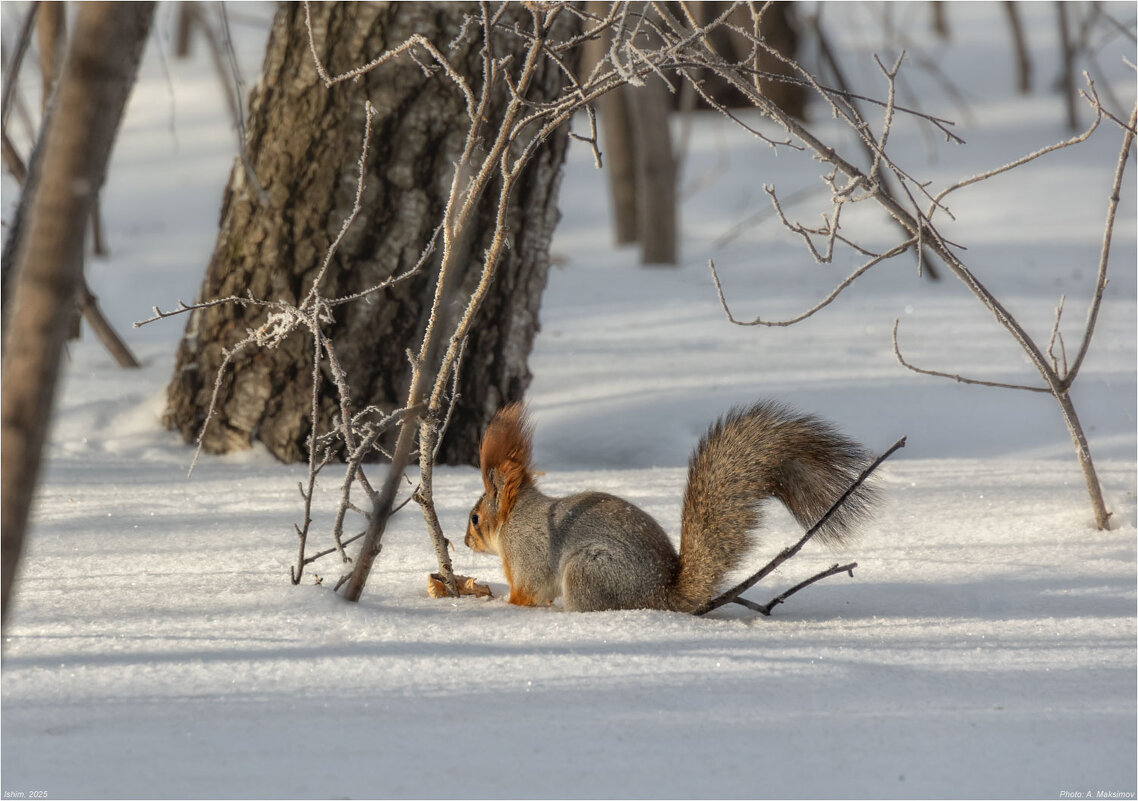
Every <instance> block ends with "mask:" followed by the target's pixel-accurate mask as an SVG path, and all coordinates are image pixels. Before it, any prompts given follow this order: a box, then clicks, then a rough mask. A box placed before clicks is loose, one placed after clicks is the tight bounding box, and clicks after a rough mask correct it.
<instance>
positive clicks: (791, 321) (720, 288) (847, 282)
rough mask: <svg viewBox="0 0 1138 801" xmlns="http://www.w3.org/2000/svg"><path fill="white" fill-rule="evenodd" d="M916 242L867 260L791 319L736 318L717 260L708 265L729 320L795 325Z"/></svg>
mask: <svg viewBox="0 0 1138 801" xmlns="http://www.w3.org/2000/svg"><path fill="white" fill-rule="evenodd" d="M916 242H917V240H916V238H912V239H909V240H908V241H906V242H902V243H901V244H899V245H897V246H895V247H893V248H891V249H890V250H887V251H886V252H885V253H882V254H881V255H879V256H875V257H873V258H872V259H870V260H869V261H867V262H866V263H865V264H863V265H861V266H860V267H858V268H857V269H856V270H854V271H853V272H852V273H850V274H849V275H848V276H847V277H846V279H845V280H844V281H842V282H841V283H840V284H838V286H837V287H835V288H834V290H833V291H832V292H831V293H830V294H829V295H827V296H826V297H825V298H823V299H822V300H821V301H819V302H818V303H817V304H815V305H814V306H812V307H810V308H809V309H807V310H806V311H804V312H803V313H802V314H799V315H798V316H796V317H791V318H790V319H787V320H763V319H761V318H760V317H756V318H755V319H753V320H750V321H747V320H738V319H736V318H735V315H733V314H732V313H731V310H730V309H729V308H728V307H727V298H726V297H725V296H724V294H723V285H722V284H721V283H720V281H719V273H718V271H716V269H715V262H714V261H713V260H711V259H708V260H707V265H708V267H710V268H711V279H712V281H714V282H715V291H716V293H718V295H719V304H720V305H721V306H722V307H723V311H724V312H725V313H726V314H727V319H728V320H730V321H731V322H733V323H734V324H735V325H743V326H748V325H765V326H769V327H775V326H788V325H794V324H795V323H798V322H801V321H803V320H805V319H806V318H807V317H810V316H812V315H814V314H815V313H817V312H818V311H821V310H822V309H824V308H826V307H827V306H829V305H830V304H831V303H833V302H834V299H835V298H837V297H838V295H840V294H841V293H842V292H843V291H845V290H846V289H847V288H848V287H849V286H850V284H852V283H853V282H854V281H856V280H857V279H858V278H859V277H861V276H862V275H864V274H865V273H866V272H868V271H869V270H870V269H871V268H872V267H874V266H876V265H878V264H880V263H881V262H883V261H887V260H889V259H892V258H894V257H896V256H900V255H901V254H902V253H904V252H905V251H907V250H909V249H910V248H912V247H914V246H915V245H916Z"/></svg>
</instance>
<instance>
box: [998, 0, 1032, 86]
mask: <svg viewBox="0 0 1138 801" xmlns="http://www.w3.org/2000/svg"><path fill="white" fill-rule="evenodd" d="M1003 6H1004V14H1005V15H1006V16H1007V18H1008V27H1009V28H1011V32H1012V47H1013V49H1014V50H1015V56H1016V88H1017V89H1018V90H1019V93H1020V94H1021V95H1026V94H1027V93H1028V92H1030V91H1031V57H1030V56H1029V55H1028V52H1027V38H1026V37H1025V36H1024V33H1023V25H1022V23H1021V22H1020V19H1019V6H1018V5H1017V4H1016V2H1015V0H1006V2H1005V3H1004V4H1003Z"/></svg>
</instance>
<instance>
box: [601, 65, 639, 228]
mask: <svg viewBox="0 0 1138 801" xmlns="http://www.w3.org/2000/svg"><path fill="white" fill-rule="evenodd" d="M635 91H636V89H635V88H634V87H628V86H621V87H619V88H617V89H614V90H613V91H611V92H608V93H606V94H604V95H601V97H600V99H599V100H598V101H597V105H598V106H599V107H600V116H601V128H602V131H603V136H604V139H603V143H604V148H605V150H604V154H605V167H607V168H608V173H609V194H610V196H611V198H612V214H613V229H614V239H615V241H616V244H618V245H629V244H632V243H633V242H636V241H638V240H639V238H640V237H639V235H638V234H639V230H638V227H637V225H638V218H637V214H636V197H637V191H636V147H635V139H634V138H633V134H632V111H631V108H630V106H631V96H632V94H633V93H634V92H635Z"/></svg>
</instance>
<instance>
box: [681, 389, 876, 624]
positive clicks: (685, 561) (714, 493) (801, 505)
mask: <svg viewBox="0 0 1138 801" xmlns="http://www.w3.org/2000/svg"><path fill="white" fill-rule="evenodd" d="M868 463H869V457H868V454H867V453H866V451H865V450H864V449H863V448H862V447H861V446H860V445H858V444H857V443H856V442H854V441H853V440H850V439H848V438H847V437H845V436H843V435H842V434H840V433H839V432H838V431H837V430H836V429H835V428H834V427H833V426H831V425H830V424H829V423H827V422H825V421H824V420H820V419H818V418H816V417H812V416H810V415H801V414H797V413H795V412H792V411H791V410H789V409H787V408H786V407H784V406H781V405H779V404H777V403H770V402H760V403H757V404H755V405H754V406H751V407H749V408H736V409H733V410H731V411H730V412H729V413H728V414H726V415H725V416H724V417H722V418H720V419H719V420H718V421H717V422H716V423H715V424H714V425H713V426H712V427H711V428H710V429H709V430H708V432H707V433H706V434H705V435H704V436H703V438H702V439H701V440H700V442H699V445H698V446H697V447H696V450H695V453H694V454H693V455H692V458H691V461H690V462H689V464H688V486H687V490H686V491H685V493H684V506H683V519H682V535H681V544H680V569H679V572H678V574H677V575H676V578H675V580H674V581H673V583H672V586H671V587H670V589H669V596H670V602H671V603H670V605H671V606H672V607H673V608H674V609H677V610H680V611H691V610H692V609H696V608H698V607H700V606H701V605H703V604H704V603H705V602H706V601H708V600H710V599H711V598H712V597H714V595H715V593H716V591H717V590H718V589H719V585H720V582H721V581H722V580H723V577H724V576H725V575H726V574H727V573H728V572H729V571H731V570H732V569H734V568H735V567H736V566H737V565H738V563H739V560H740V558H741V557H742V556H743V555H745V554H746V553H747V551H748V549H749V546H750V545H751V543H752V534H751V532H752V531H753V530H754V529H755V527H756V526H757V525H758V523H759V519H760V509H759V505H760V504H761V503H762V502H763V501H765V500H766V499H767V498H770V497H772V496H773V497H775V498H778V499H779V500H780V501H782V503H783V504H784V505H785V506H786V508H787V509H789V510H790V513H791V514H793V515H794V517H795V519H797V520H798V522H799V523H801V524H802V525H803V527H806V528H808V527H810V526H813V525H814V524H815V523H816V522H818V520H819V518H821V517H822V515H823V514H825V513H826V511H827V510H828V509H829V508H830V507H831V506H832V505H833V503H834V501H836V500H837V499H838V498H839V497H841V495H842V493H844V492H845V491H846V490H847V489H848V488H849V486H850V485H851V484H852V483H853V482H854V480H855V479H856V478H857V477H858V475H859V474H860V473H861V471H862V470H863V469H864V468H865V467H866V466H867V465H868ZM872 501H873V490H872V488H870V487H867V486H866V485H865V484H863V485H862V486H861V487H859V488H858V490H857V491H856V492H855V493H854V494H853V495H852V496H851V497H850V498H849V499H848V500H847V501H846V502H845V503H844V504H842V506H841V507H840V508H839V509H838V510H837V512H836V513H835V514H834V515H833V516H832V517H831V518H830V519H829V520H828V521H827V523H826V525H825V526H824V527H823V528H822V529H821V530H819V532H818V534H817V538H818V539H820V540H822V541H823V542H826V543H828V544H837V543H840V542H842V541H843V540H844V539H846V538H847V537H848V536H849V534H850V533H851V532H852V530H853V528H854V526H855V525H856V523H857V522H858V521H859V519H860V518H862V517H864V516H865V515H866V514H867V512H868V511H869V507H870V505H871V504H872Z"/></svg>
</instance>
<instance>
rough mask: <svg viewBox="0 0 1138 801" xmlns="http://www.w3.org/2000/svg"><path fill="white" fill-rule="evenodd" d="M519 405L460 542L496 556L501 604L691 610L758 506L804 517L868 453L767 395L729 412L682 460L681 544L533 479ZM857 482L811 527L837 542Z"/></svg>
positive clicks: (619, 509) (633, 513) (494, 432)
mask: <svg viewBox="0 0 1138 801" xmlns="http://www.w3.org/2000/svg"><path fill="white" fill-rule="evenodd" d="M532 441H533V428H532V425H531V424H530V422H529V420H528V418H527V413H526V409H525V407H524V406H522V405H521V404H520V403H513V404H510V405H509V406H506V407H504V408H503V409H501V410H499V411H498V413H497V414H496V415H495V416H494V418H493V419H492V420H491V421H490V424H489V425H488V426H487V428H486V431H485V433H484V435H483V437H482V443H481V447H480V450H479V457H480V467H481V472H482V481H483V484H484V486H485V492H484V493H483V495H482V497H480V498H479V499H478V502H477V503H476V504H474V508H473V509H472V510H471V512H470V518H469V522H468V524H467V530H466V540H465V541H466V545H467V546H468V547H470V548H471V549H473V550H474V551H477V552H480V553H492V554H497V555H498V556H500V557H501V559H502V569H503V571H504V572H505V574H506V581H507V582H508V583H509V585H510V597H509V602H510V603H512V604H518V605H524V606H536V605H542V604H549V603H552V602H553V600H554V599H555V598H557V597H558V596H561V598H562V607H563V608H564V609H565V610H566V611H582V612H584V611H600V610H606V609H664V610H672V611H678V612H694V611H695V610H697V609H699V608H700V607H701V606H702V605H704V604H705V603H706V602H707V601H709V600H711V599H712V598H713V597H715V594H716V589H717V588H718V586H719V584H720V583H721V582H722V580H723V578H724V576H725V575H726V574H727V573H728V572H730V571H731V570H733V569H734V568H736V567H737V566H738V565H739V563H740V561H741V559H742V557H743V556H744V554H745V553H746V552H747V550H748V548H749V547H750V546H751V545H752V544H753V535H752V531H753V530H754V529H755V528H756V526H757V525H758V523H759V519H760V509H759V505H760V503H761V502H762V501H764V500H766V499H767V498H770V497H772V496H773V497H775V498H778V499H779V500H780V501H782V503H783V504H784V505H785V506H786V508H787V509H788V510H789V511H790V513H791V514H792V515H794V517H795V518H796V519H797V520H798V522H799V523H800V524H802V525H803V526H804V527H806V526H811V525H813V524H814V523H815V522H817V520H819V519H820V518H821V517H822V515H823V514H825V513H826V511H827V510H829V508H830V507H831V506H832V505H833V503H834V502H835V501H836V500H837V499H838V498H839V497H841V495H842V494H843V493H844V492H845V491H846V490H847V489H848V488H849V486H850V485H851V484H852V483H853V482H854V481H855V480H856V478H857V477H858V475H859V473H860V472H861V470H862V468H864V467H865V465H866V464H867V463H868V461H869V460H868V455H867V453H866V451H865V450H864V449H863V448H862V447H861V446H860V445H858V444H857V443H856V442H854V441H853V440H850V439H848V438H847V437H845V436H844V435H842V434H841V433H839V432H838V431H837V430H836V429H835V428H834V427H833V426H832V425H830V424H829V423H827V422H825V421H823V420H821V419H819V418H817V417H813V416H810V415H803V414H798V413H795V412H793V411H791V410H790V409H789V408H787V407H786V406H783V405H781V404H779V403H775V402H770V401H762V402H759V403H756V404H754V405H753V406H750V407H745V408H740V407H737V408H734V409H732V410H731V411H729V412H728V413H727V414H726V415H724V416H723V417H721V418H720V419H719V420H718V421H717V422H716V423H714V424H713V425H712V426H711V427H710V428H709V429H708V431H707V433H706V434H704V436H703V437H702V438H701V439H700V441H699V444H698V446H697V447H696V449H695V452H694V453H693V454H692V457H691V461H690V462H689V464H688V483H687V489H686V490H685V492H684V499H683V513H682V526H681V537H680V551H679V553H678V554H677V553H676V550H675V548H674V547H673V545H672V542H671V540H669V538H668V535H667V534H666V533H665V532H664V529H663V528H661V527H660V524H659V523H657V522H656V521H655V520H654V519H653V518H652V517H651V516H650V515H649V514H648V513H647V512H645V511H643V510H642V509H640V508H639V507H637V506H634V505H633V504H631V503H629V502H628V501H625V500H623V499H621V498H618V497H616V496H613V495H609V494H607V493H603V492H582V493H579V494H577V495H570V496H567V497H564V498H551V497H549V496H547V495H544V494H543V493H542V492H541V491H540V490H539V489H538V488H537V486H536V484H535V482H534V470H533V465H532V453H533V447H532ZM874 499H875V492H874V489H873V488H872V487H869V486H867V485H865V484H862V485H861V486H860V487H858V488H857V490H856V491H855V492H854V493H853V494H852V495H851V496H850V497H849V498H848V499H847V500H846V502H845V503H844V504H842V506H841V507H839V508H838V509H837V510H835V513H834V515H833V516H831V518H830V519H829V520H828V521H827V522H826V525H825V526H823V527H822V528H821V529H819V531H818V534H817V536H818V538H819V539H820V540H822V541H823V542H824V543H827V544H830V545H834V544H840V543H843V542H845V541H846V540H847V539H848V538H849V536H850V535H851V534H852V532H853V531H854V529H855V528H856V526H857V524H858V523H860V522H861V521H862V520H863V519H864V518H865V517H866V516H867V514H868V512H869V511H870V509H871V507H872V506H873V503H874Z"/></svg>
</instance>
